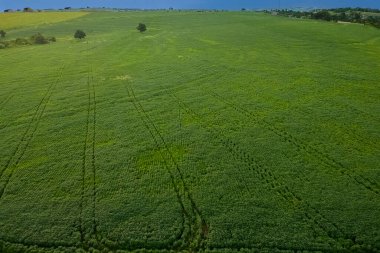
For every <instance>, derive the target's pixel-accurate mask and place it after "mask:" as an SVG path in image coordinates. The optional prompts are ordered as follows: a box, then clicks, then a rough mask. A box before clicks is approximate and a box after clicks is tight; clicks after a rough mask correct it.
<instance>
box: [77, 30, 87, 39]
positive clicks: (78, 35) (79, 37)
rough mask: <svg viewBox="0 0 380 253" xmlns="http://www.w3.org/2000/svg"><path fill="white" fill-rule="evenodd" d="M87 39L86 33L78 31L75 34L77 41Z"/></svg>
mask: <svg viewBox="0 0 380 253" xmlns="http://www.w3.org/2000/svg"><path fill="white" fill-rule="evenodd" d="M85 37H86V33H85V32H83V31H82V30H77V31H76V32H75V34H74V38H76V39H80V40H81V39H83V38H85Z"/></svg>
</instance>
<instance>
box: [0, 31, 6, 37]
mask: <svg viewBox="0 0 380 253" xmlns="http://www.w3.org/2000/svg"><path fill="white" fill-rule="evenodd" d="M5 34H7V33H6V32H5V31H4V30H0V37H1V38H4V37H5Z"/></svg>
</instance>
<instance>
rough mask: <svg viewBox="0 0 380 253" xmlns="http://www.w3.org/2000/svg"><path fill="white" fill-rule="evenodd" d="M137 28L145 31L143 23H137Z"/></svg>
mask: <svg viewBox="0 0 380 253" xmlns="http://www.w3.org/2000/svg"><path fill="white" fill-rule="evenodd" d="M136 29H137V30H139V31H140V32H141V33H142V32H145V31H146V25H145V24H143V23H139V25H138V26H137V27H136Z"/></svg>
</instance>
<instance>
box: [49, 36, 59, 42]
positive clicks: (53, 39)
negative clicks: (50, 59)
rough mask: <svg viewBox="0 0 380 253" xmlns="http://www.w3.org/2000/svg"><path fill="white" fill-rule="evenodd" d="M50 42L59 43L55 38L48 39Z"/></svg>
mask: <svg viewBox="0 0 380 253" xmlns="http://www.w3.org/2000/svg"><path fill="white" fill-rule="evenodd" d="M47 40H48V41H49V42H57V39H56V38H55V37H49V38H47Z"/></svg>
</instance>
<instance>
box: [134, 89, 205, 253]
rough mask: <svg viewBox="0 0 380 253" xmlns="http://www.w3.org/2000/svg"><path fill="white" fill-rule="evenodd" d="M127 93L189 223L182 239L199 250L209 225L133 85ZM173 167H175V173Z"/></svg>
mask: <svg viewBox="0 0 380 253" xmlns="http://www.w3.org/2000/svg"><path fill="white" fill-rule="evenodd" d="M127 91H128V94H129V96H130V97H131V98H132V99H133V105H134V107H135V109H136V111H137V112H138V113H139V114H140V117H141V120H142V121H143V123H144V125H145V127H146V128H147V130H148V132H149V133H150V135H151V136H152V138H153V140H154V142H155V145H156V148H157V149H158V151H159V153H160V156H161V158H162V161H163V162H164V165H165V167H166V169H167V171H168V173H169V175H170V178H171V181H172V184H173V187H174V190H175V192H176V195H177V199H178V202H179V204H180V206H181V209H182V215H183V218H185V220H186V222H187V223H188V226H189V230H188V234H187V235H186V234H185V231H182V235H181V236H180V238H183V239H184V240H185V242H186V243H187V247H189V248H190V249H191V250H199V249H201V248H203V247H204V241H205V239H206V237H207V231H208V227H207V223H206V221H205V219H204V218H203V216H202V213H201V211H200V209H199V208H198V207H197V205H196V203H195V201H194V199H193V198H192V196H191V193H190V190H189V188H188V186H187V185H186V182H185V180H184V177H183V174H182V171H181V170H180V167H179V165H178V163H177V161H176V159H175V158H174V155H173V154H172V152H171V151H170V149H169V147H168V145H167V143H166V141H165V139H164V138H163V136H162V134H161V132H160V131H159V130H158V128H157V126H156V125H155V123H154V122H153V120H152V119H151V118H150V117H149V115H148V113H147V112H146V111H145V109H144V107H143V106H142V104H141V103H140V101H139V100H138V99H137V97H136V95H135V92H134V90H133V88H132V86H131V85H129V86H127ZM162 149H164V151H162ZM171 167H174V169H175V171H174V172H173V171H172V169H171ZM176 174H177V176H178V177H179V179H178V180H176V176H175V175H176ZM184 222H185V221H184Z"/></svg>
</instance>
